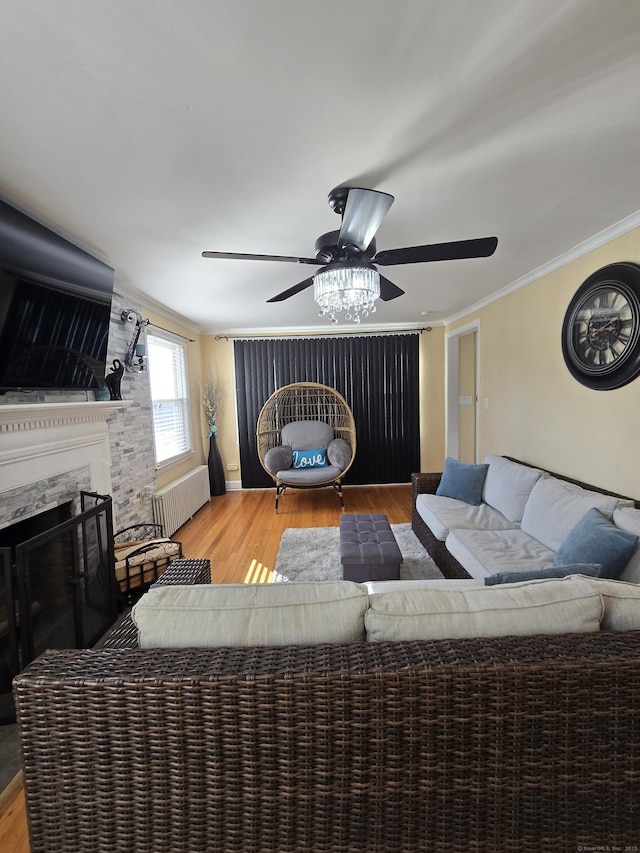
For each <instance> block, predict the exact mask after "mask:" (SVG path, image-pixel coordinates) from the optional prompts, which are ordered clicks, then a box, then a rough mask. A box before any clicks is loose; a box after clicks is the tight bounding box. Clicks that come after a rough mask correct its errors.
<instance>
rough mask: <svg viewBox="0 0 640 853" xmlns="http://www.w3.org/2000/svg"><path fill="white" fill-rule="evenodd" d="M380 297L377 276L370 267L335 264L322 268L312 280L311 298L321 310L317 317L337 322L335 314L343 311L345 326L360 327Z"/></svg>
mask: <svg viewBox="0 0 640 853" xmlns="http://www.w3.org/2000/svg"><path fill="white" fill-rule="evenodd" d="M379 296H380V275H379V273H378V271H377V270H376V269H375V267H372V266H371V264H352V263H349V262H348V261H337V262H336V263H333V264H328V265H327V266H326V267H322V269H321V270H318V272H317V273H316V274H315V275H314V277H313V298H314V299H315V301H316V302H317V303H318V305H319V307H320V316H321V317H329V318H330V320H331V323H332V324H333V325H335V324H336V323H337V322H338V317H337V316H336V315H337V314H340V313H341V312H343V311H344V312H345V314H344V319H345V320H346V321H347V322H348V323H354V324H355V325H356V326H357V325H359V323H360V319H361V317H363V318H366V317H368V316H369V314H373V313H374V311H375V310H376V306H375V300H376V299H378V297H379Z"/></svg>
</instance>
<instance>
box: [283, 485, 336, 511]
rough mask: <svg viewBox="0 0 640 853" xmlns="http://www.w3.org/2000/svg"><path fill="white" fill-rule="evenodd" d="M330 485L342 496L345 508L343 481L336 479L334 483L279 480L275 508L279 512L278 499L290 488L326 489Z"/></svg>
mask: <svg viewBox="0 0 640 853" xmlns="http://www.w3.org/2000/svg"><path fill="white" fill-rule="evenodd" d="M329 486H333V488H334V490H335V492H336V493H337V495H338V497H339V498H340V508H341V509H344V496H343V494H342V483H341V482H340V481H339V480H336V481H334V482H333V483H308V484H304V483H300V484H298V483H295V484H293V483H283V482H281V481H278V482H277V483H276V507H275V510H276V512H278V501H279V500H280V495H283V494H284V493H285V491H286V490H287V489H288V488H289V489H326V488H328V487H329Z"/></svg>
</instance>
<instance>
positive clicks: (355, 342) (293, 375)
mask: <svg viewBox="0 0 640 853" xmlns="http://www.w3.org/2000/svg"><path fill="white" fill-rule="evenodd" d="M234 354H235V368H236V396H237V401H238V427H239V438H240V462H241V465H242V485H243V487H244V488H264V487H268V486H271V485H273V481H272V480H271V478H270V477H269V476H268V474H267V473H266V472H265V471H264V469H263V468H262V466H261V465H260V461H259V459H258V453H257V446H256V424H257V422H258V415H259V414H260V409H261V408H262V406H263V405H264V403H265V402H266V401H267V399H268V398H269V397H270V396H271V394H272V393H273V392H274V391H275V390H276V389H277V388H281V387H282V386H283V385H289V384H290V383H292V382H320V383H322V384H323V385H329V386H331V387H332V388H335V389H336V390H337V391H339V392H340V393H341V394H342V396H343V397H344V398H345V399H346V401H347V403H348V404H349V406H350V407H351V411H352V412H353V417H354V419H355V422H356V434H357V442H358V446H357V453H356V459H355V462H354V464H353V465H352V467H351V469H350V470H349V473H348V474H347V479H346V483H347V484H349V483H350V484H367V483H371V484H375V483H407V482H409V481H410V479H411V474H412V472H413V471H417V470H419V462H420V416H419V381H418V334H405V335H369V336H364V335H363V336H361V337H344V336H343V337H336V338H295V339H289V340H244V341H243V340H238V341H236V342H235V349H234Z"/></svg>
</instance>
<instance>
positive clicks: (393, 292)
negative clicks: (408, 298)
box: [380, 275, 404, 302]
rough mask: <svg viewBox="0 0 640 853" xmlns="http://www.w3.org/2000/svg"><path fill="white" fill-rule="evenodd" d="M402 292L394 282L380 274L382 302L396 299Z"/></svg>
mask: <svg viewBox="0 0 640 853" xmlns="http://www.w3.org/2000/svg"><path fill="white" fill-rule="evenodd" d="M403 294H404V290H400V288H399V287H398V286H397V285H396V284H394V283H393V282H392V281H389V279H388V278H385V277H384V276H383V275H381V276H380V299H382V301H383V302H390V301H391V300H392V299H397V298H398V296H402V295H403Z"/></svg>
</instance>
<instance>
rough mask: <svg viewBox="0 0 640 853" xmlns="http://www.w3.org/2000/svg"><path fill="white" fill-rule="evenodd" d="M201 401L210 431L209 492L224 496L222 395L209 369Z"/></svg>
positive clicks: (201, 389) (203, 384)
mask: <svg viewBox="0 0 640 853" xmlns="http://www.w3.org/2000/svg"><path fill="white" fill-rule="evenodd" d="M198 384H199V385H200V399H201V401H202V411H203V413H204V417H205V420H206V422H207V426H208V428H209V431H208V433H207V438H208V439H209V456H208V459H207V464H208V466H209V491H210V492H211V494H212V495H213V496H217V495H224V493H225V492H226V491H227V489H226V485H225V480H224V468H223V467H222V459H221V457H220V451H219V450H218V442H217V440H216V439H217V435H218V418H219V417H220V413H221V411H222V399H223V398H222V394H221V392H220V388H219V387H218V383H217V382H216V380H215V377H214V375H213V372H212V371H211V369H209V375H208V377H207V379H206V380H205V381H203V380H199V382H198Z"/></svg>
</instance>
